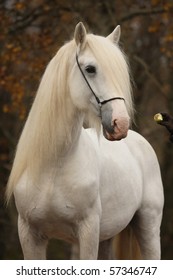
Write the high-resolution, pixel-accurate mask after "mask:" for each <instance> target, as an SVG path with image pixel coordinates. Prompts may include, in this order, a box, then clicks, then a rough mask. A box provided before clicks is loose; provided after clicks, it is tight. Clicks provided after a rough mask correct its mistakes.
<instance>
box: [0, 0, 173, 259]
mask: <svg viewBox="0 0 173 280" xmlns="http://www.w3.org/2000/svg"><path fill="white" fill-rule="evenodd" d="M79 21H83V22H84V23H85V25H86V26H87V28H88V30H89V31H91V32H92V33H96V34H99V35H108V34H109V33H110V32H112V30H113V29H114V27H115V26H116V25H117V24H120V25H121V28H122V36H121V42H120V45H121V47H122V49H123V50H124V51H125V53H126V54H127V56H128V57H129V62H130V66H131V71H132V76H133V79H134V84H133V91H134V101H135V108H136V122H135V124H134V125H133V129H135V130H136V131H138V132H140V133H141V134H142V135H143V136H144V137H145V138H146V139H147V140H148V141H149V142H150V143H151V145H152V146H153V147H154V149H155V151H156V153H157V156H158V158H159V162H160V166H161V172H162V177H163V183H164V192H165V208H164V216H163V223H162V229H161V238H162V259H172V260H173V144H171V143H170V142H169V136H168V132H167V131H166V130H165V129H164V128H163V127H161V126H159V125H157V124H156V123H155V122H154V121H153V115H154V114H155V113H157V112H168V113H172V115H173V1H172V0H167V1H164V0H163V1H162V0H106V1H105V0H98V1H97V0H96V1H93V0H81V1H79V0H31V1H27V0H21V1H16V0H1V1H0V22H1V25H0V55H1V59H0V161H1V163H0V259H22V258H23V256H22V252H21V248H20V245H19V240H18V234H17V215H16V210H15V207H14V205H12V206H11V207H9V208H6V207H5V206H4V191H5V186H6V183H7V179H8V176H9V172H10V169H11V164H12V159H13V155H14V151H15V147H16V143H17V140H18V138H19V134H20V131H21V129H22V126H23V124H24V122H25V119H26V116H27V114H28V111H29V109H30V106H31V104H32V100H33V97H34V95H35V92H36V90H37V87H38V84H39V81H40V78H41V76H42V74H43V72H44V69H45V67H46V65H47V63H48V62H49V60H50V59H51V57H52V56H53V55H54V54H55V52H56V51H57V50H58V49H59V48H60V47H61V46H62V45H63V44H64V42H65V41H67V40H69V39H71V38H72V37H73V32H74V28H75V25H76V24H77V23H78V22H79ZM151 188H152V186H151ZM69 256H70V247H69V246H68V245H67V244H65V243H63V242H60V241H52V242H51V244H50V246H49V250H48V257H49V258H50V259H67V258H69Z"/></svg>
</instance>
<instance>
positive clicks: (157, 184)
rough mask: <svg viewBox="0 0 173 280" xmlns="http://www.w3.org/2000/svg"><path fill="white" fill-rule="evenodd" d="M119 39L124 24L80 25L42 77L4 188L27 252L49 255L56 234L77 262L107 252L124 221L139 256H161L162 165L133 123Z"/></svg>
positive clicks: (40, 256) (32, 256) (27, 256)
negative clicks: (73, 248) (105, 32)
mask: <svg viewBox="0 0 173 280" xmlns="http://www.w3.org/2000/svg"><path fill="white" fill-rule="evenodd" d="M119 37H120V27H119V26H118V27H116V28H115V30H114V31H113V32H112V33H111V34H110V35H109V36H108V37H106V38H105V37H101V36H96V35H93V34H87V32H86V29H85V27H84V25H83V24H82V23H79V24H78V25H77V26H76V29H75V33H74V39H73V40H72V41H70V42H68V43H67V44H65V45H64V46H63V47H62V48H61V49H60V50H59V51H58V52H57V54H56V55H55V56H54V57H53V59H52V60H51V61H50V63H49V64H48V66H47V68H46V71H45V73H44V75H43V77H42V80H41V83H40V86H39V88H38V91H37V94H36V97H35V100H34V102H33V105H32V108H31V110H30V113H29V116H28V119H27V121H26V124H25V126H24V129H23V132H22V134H21V137H20V140H19V143H18V146H17V151H16V156H15V159H14V163H13V167H12V171H11V175H10V178H9V182H8V187H7V200H8V201H9V199H10V197H11V195H12V194H13V193H14V197H15V203H16V207H17V211H18V214H19V215H18V231H19V238H20V243H21V246H22V250H23V254H24V258H25V259H45V258H46V247H47V244H48V241H49V239H51V238H57V239H63V240H65V241H67V242H70V243H72V244H78V245H79V256H80V259H97V258H102V259H103V258H109V257H110V251H111V240H112V239H113V238H114V236H116V235H117V234H118V233H120V232H121V231H122V230H123V229H124V228H126V227H127V225H128V224H131V226H132V229H133V231H134V233H135V235H136V238H137V240H138V243H139V247H140V251H141V255H142V258H143V259H159V258H160V224H161V219H162V209H163V188H162V181H161V176H160V170H159V165H158V161H157V158H156V155H155V153H154V151H153V149H152V148H151V146H150V145H149V144H148V142H147V141H146V140H145V139H144V138H143V137H142V136H140V135H139V134H137V133H136V132H133V131H130V130H129V125H130V118H132V116H133V104H132V94H131V85H130V78H129V69H128V64H127V62H126V58H125V55H124V54H123V53H122V51H121V50H120V48H119V45H118V41H119ZM86 119H87V122H88V123H89V126H90V127H91V128H90V129H84V128H83V123H84V120H86ZM108 140H109V141H108ZM116 140H117V141H116ZM118 140H121V141H118ZM105 245H106V248H107V250H105V249H103V248H105ZM98 252H99V253H98Z"/></svg>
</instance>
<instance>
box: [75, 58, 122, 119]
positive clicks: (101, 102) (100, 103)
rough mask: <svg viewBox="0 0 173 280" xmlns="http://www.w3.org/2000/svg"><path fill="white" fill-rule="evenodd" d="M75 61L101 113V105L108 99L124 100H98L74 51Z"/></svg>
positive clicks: (120, 98)
mask: <svg viewBox="0 0 173 280" xmlns="http://www.w3.org/2000/svg"><path fill="white" fill-rule="evenodd" d="M76 62H77V65H78V67H79V70H80V72H81V74H82V76H83V78H84V80H85V82H86V83H87V85H88V87H89V89H90V90H91V92H92V94H93V95H94V97H95V99H96V101H97V103H98V105H99V107H100V113H101V108H102V105H104V104H106V103H108V102H110V101H112V100H116V99H119V100H124V101H125V99H124V98H123V97H112V98H110V99H106V100H103V101H100V99H99V98H98V96H97V95H96V94H95V92H94V90H93V89H92V87H91V85H90V83H89V82H88V80H87V78H86V76H85V74H84V72H83V71H82V68H81V66H80V63H79V60H78V55H77V53H76ZM100 115H101V114H100Z"/></svg>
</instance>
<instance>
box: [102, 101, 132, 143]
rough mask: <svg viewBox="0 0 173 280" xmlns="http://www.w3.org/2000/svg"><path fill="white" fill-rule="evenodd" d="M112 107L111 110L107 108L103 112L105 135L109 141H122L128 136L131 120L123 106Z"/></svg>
mask: <svg viewBox="0 0 173 280" xmlns="http://www.w3.org/2000/svg"><path fill="white" fill-rule="evenodd" d="M112 103H113V102H112ZM112 105H114V106H112V108H111V110H110V107H108V108H106V106H105V108H103V111H102V125H103V135H104V136H105V138H106V139H107V140H109V141H115V140H121V139H123V138H125V137H126V136H127V133H128V129H129V125H130V118H129V115H128V113H127V111H126V109H125V106H124V105H123V104H119V106H116V105H118V104H112ZM115 106H116V107H115ZM120 107H121V108H120ZM108 109H109V110H108ZM120 109H121V110H120Z"/></svg>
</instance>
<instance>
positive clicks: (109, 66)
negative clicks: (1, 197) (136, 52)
mask: <svg viewBox="0 0 173 280" xmlns="http://www.w3.org/2000/svg"><path fill="white" fill-rule="evenodd" d="M105 41H106V40H104V43H103V42H102V37H100V36H94V35H92V34H89V35H87V44H86V47H89V48H90V49H91V51H92V52H93V54H94V56H95V57H96V59H97V61H98V62H99V63H100V64H101V65H102V67H103V69H105V71H107V72H108V74H107V75H108V76H109V78H110V79H112V80H113V81H114V80H115V82H114V83H115V87H116V88H117V91H119V92H122V95H124V98H125V100H126V106H127V109H128V111H129V113H130V115H132V112H133V104H132V95H131V86H130V80H129V69H128V64H127V63H126V59H125V56H124V55H123V53H122V52H121V50H120V49H119V47H118V46H117V47H116V48H115V47H114V46H113V44H110V43H106V42H105ZM75 53H76V44H75V42H74V40H72V41H70V42H69V43H67V44H65V45H64V46H63V47H62V48H61V49H60V50H59V51H58V52H57V54H56V55H55V56H54V57H53V59H52V60H51V61H50V63H49V64H48V66H47V68H46V70H45V73H44V75H43V77H42V80H41V83H40V86H39V88H38V91H37V94H36V97H35V100H34V103H33V105H32V108H31V110H30V113H29V116H28V119H27V121H26V124H25V126H24V129H23V132H22V134H21V137H20V140H19V143H18V146H17V151H16V156H15V159H14V163H13V168H12V171H11V174H10V178H9V182H8V187H7V193H6V194H7V201H8V200H9V199H10V197H11V195H12V192H13V188H14V186H15V185H16V184H17V182H18V180H19V179H20V177H21V176H22V174H23V172H24V171H25V170H26V169H27V171H28V172H30V174H32V175H33V177H34V176H35V177H36V176H38V175H39V172H40V170H41V166H43V164H44V163H45V162H47V165H49V163H50V162H53V161H55V162H56V161H57V160H58V159H57V156H59V151H60V149H62V145H64V147H65V146H66V144H67V143H68V142H70V141H71V139H69V135H70V133H69V128H68V129H67V128H66V123H67V119H68V111H67V104H70V102H71V99H70V94H69V84H68V78H69V73H70V70H71V68H72V66H73V65H70V62H71V61H72V58H73V57H75ZM112 61H114V63H112ZM73 63H74V62H73ZM117 69H119V70H118V71H117ZM115 77H116V78H115ZM69 110H70V107H69ZM74 126H75V124H74ZM71 129H74V127H71ZM59 131H63V135H62V134H59ZM64 139H65V140H64Z"/></svg>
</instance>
